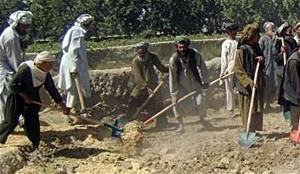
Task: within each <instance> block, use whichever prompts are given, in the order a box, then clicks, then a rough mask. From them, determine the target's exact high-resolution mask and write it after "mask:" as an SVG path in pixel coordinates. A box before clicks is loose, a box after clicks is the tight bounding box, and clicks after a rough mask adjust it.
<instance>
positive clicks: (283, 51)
mask: <svg viewBox="0 0 300 174" xmlns="http://www.w3.org/2000/svg"><path fill="white" fill-rule="evenodd" d="M292 32H293V29H292V27H291V25H289V24H288V23H286V22H285V23H283V24H282V25H281V26H280V27H279V28H278V31H277V34H278V36H279V37H281V38H282V39H283V41H282V40H281V39H278V40H277V43H276V49H277V52H278V54H275V56H274V59H275V61H276V68H275V79H276V86H277V94H278V103H279V104H280V105H282V106H283V115H284V118H285V119H290V117H291V115H290V114H291V113H290V106H289V105H288V103H286V102H285V100H284V98H283V94H282V91H283V90H282V89H281V88H282V79H283V71H284V65H285V62H286V61H287V60H286V59H287V58H288V56H289V55H290V54H291V52H292V51H293V50H295V48H296V47H297V43H296V41H295V40H294V38H293V33H292ZM283 44H284V45H283Z"/></svg>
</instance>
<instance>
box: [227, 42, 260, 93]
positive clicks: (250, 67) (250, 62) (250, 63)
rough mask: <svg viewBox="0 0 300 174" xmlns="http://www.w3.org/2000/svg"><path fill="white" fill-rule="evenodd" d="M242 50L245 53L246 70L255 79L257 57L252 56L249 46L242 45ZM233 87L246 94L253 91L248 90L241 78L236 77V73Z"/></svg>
mask: <svg viewBox="0 0 300 174" xmlns="http://www.w3.org/2000/svg"><path fill="white" fill-rule="evenodd" d="M239 49H240V50H242V51H243V55H244V57H243V58H244V69H245V71H246V73H247V74H248V76H249V77H251V79H254V71H255V67H254V66H255V65H256V63H255V59H254V57H252V56H251V54H250V53H249V50H248V49H247V47H246V46H245V45H241V46H240V47H239ZM232 83H233V87H234V88H235V89H236V90H237V91H239V92H240V93H242V94H245V95H250V92H251V91H248V90H247V89H246V88H245V87H244V86H243V85H242V84H241V82H240V81H239V79H238V78H237V77H236V75H234V76H233V81H232Z"/></svg>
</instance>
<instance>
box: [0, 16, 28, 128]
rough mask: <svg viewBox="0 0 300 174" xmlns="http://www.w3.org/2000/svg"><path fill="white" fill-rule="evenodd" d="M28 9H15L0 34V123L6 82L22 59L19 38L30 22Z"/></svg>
mask: <svg viewBox="0 0 300 174" xmlns="http://www.w3.org/2000/svg"><path fill="white" fill-rule="evenodd" d="M32 17H33V15H32V13H31V12H30V11H16V12H14V13H12V14H11V15H10V17H9V21H8V23H9V26H8V27H7V28H6V29H5V30H4V31H3V32H2V34H1V36H0V123H1V122H2V121H3V120H4V107H5V104H6V100H7V95H8V83H9V81H10V79H11V77H12V74H14V73H15V72H16V71H17V68H18V66H19V65H20V64H21V63H22V62H23V61H24V60H23V57H22V48H21V38H23V37H24V36H25V34H26V33H27V30H28V28H29V26H30V24H31V23H32Z"/></svg>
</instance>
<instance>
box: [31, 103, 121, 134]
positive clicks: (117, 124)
mask: <svg viewBox="0 0 300 174" xmlns="http://www.w3.org/2000/svg"><path fill="white" fill-rule="evenodd" d="M32 103H34V104H37V105H40V106H44V107H48V108H51V109H53V110H56V111H62V110H61V109H59V108H56V107H53V106H50V105H46V104H43V103H40V102H37V101H33V102H32ZM70 115H71V116H73V117H76V118H78V119H81V120H84V121H87V122H89V123H91V124H96V125H103V126H106V127H108V128H111V129H112V134H111V135H112V136H113V137H118V138H120V137H121V134H122V132H123V128H122V127H123V126H124V125H125V124H127V121H126V120H125V119H123V118H122V117H118V118H117V119H115V121H114V124H109V123H102V122H101V121H97V120H93V119H90V118H87V117H83V116H80V115H78V114H75V113H70Z"/></svg>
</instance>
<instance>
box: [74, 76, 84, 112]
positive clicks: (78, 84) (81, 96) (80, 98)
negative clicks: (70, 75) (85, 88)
mask: <svg viewBox="0 0 300 174" xmlns="http://www.w3.org/2000/svg"><path fill="white" fill-rule="evenodd" d="M74 80H75V84H76V88H77V92H78V95H79V101H80V106H81V111H82V112H85V111H86V106H85V102H84V97H83V94H82V90H81V85H80V82H79V79H78V75H76V76H75V77H74Z"/></svg>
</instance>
